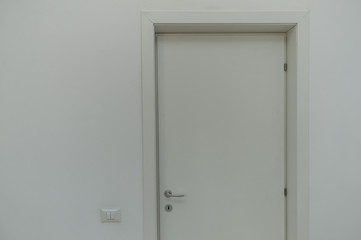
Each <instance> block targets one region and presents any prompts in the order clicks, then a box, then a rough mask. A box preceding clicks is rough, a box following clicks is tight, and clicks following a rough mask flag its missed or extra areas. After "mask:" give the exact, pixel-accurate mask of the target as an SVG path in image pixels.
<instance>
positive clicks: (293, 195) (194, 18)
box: [141, 11, 309, 240]
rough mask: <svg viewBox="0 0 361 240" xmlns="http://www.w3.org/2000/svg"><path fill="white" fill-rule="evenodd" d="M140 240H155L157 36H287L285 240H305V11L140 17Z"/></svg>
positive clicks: (172, 13) (150, 13)
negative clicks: (141, 197)
mask: <svg viewBox="0 0 361 240" xmlns="http://www.w3.org/2000/svg"><path fill="white" fill-rule="evenodd" d="M141 18H142V57H141V61H142V67H141V71H142V140H143V234H144V235H143V239H144V240H159V212H158V196H159V194H158V193H159V190H158V170H157V169H158V161H157V156H158V150H157V93H156V40H155V39H156V34H157V33H190V32H192V33H202V32H207V33H222V32H223V33H225V32H228V33H229V32H233V33H250V32H254V33H257V32H258V33H259V32H262V33H265V32H269V33H272V32H277V33H280V32H283V33H286V34H287V43H286V44H287V90H286V91H287V92H286V99H287V100H286V101H287V107H286V115H287V120H286V128H287V136H286V141H287V146H286V152H287V154H286V162H287V166H286V182H287V184H286V185H287V199H286V208H287V209H286V215H287V216H286V239H287V240H308V239H309V89H308V88H309V14H308V11H282V12H268V11H262V12H254V11H250V12H248V11H247V12H246V11H245V12H228V11H227V12H226V11H224V12H222V11H215V12H213V11H212V12H211V11H199V12H196V11H187V12H175V11H161V12H158V11H143V12H142V14H141Z"/></svg>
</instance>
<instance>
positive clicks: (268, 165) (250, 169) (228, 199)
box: [157, 34, 286, 240]
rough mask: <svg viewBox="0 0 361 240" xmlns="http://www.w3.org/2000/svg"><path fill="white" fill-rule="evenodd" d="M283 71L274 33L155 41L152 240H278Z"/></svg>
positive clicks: (281, 232)
mask: <svg viewBox="0 0 361 240" xmlns="http://www.w3.org/2000/svg"><path fill="white" fill-rule="evenodd" d="M284 63H285V35H284V34H173V35H171V34H169V35H158V36H157V64H158V67H157V69H158V73H157V75H158V76H157V79H158V93H157V94H158V148H159V149H158V151H159V153H158V157H159V218H160V221H159V223H160V238H161V240H284V239H285V196H284V187H285V144H286V141H285V134H286V130H285V105H286V97H285V93H286V89H285V86H286V82H285V81H286V79H285V72H284V69H283V65H284ZM166 190H171V191H172V193H173V195H176V194H185V196H184V197H169V198H168V197H166V196H165V195H164V192H165V191H166ZM169 205H171V206H172V208H173V209H172V210H171V211H168V210H167V208H166V206H169ZM170 208H171V207H168V209H170Z"/></svg>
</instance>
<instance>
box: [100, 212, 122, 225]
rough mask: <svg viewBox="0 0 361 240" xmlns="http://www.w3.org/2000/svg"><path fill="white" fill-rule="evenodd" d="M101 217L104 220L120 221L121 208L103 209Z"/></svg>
mask: <svg viewBox="0 0 361 240" xmlns="http://www.w3.org/2000/svg"><path fill="white" fill-rule="evenodd" d="M100 219H101V221H102V222H104V223H105V222H120V220H121V215H120V209H101V210H100Z"/></svg>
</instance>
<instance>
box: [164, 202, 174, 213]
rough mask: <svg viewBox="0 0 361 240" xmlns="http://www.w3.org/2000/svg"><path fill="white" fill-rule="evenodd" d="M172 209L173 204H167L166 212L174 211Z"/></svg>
mask: <svg viewBox="0 0 361 240" xmlns="http://www.w3.org/2000/svg"><path fill="white" fill-rule="evenodd" d="M172 210H173V206H172V205H170V204H167V205H165V211H166V212H170V211H172Z"/></svg>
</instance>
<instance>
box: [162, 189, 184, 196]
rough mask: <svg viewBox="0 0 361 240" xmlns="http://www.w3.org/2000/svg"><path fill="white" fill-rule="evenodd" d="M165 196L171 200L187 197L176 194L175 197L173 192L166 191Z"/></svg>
mask: <svg viewBox="0 0 361 240" xmlns="http://www.w3.org/2000/svg"><path fill="white" fill-rule="evenodd" d="M164 196H165V197H166V198H171V197H184V196H185V195H184V194H174V195H173V193H172V191H171V190H165V191H164Z"/></svg>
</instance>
